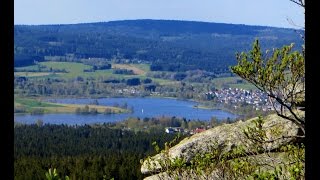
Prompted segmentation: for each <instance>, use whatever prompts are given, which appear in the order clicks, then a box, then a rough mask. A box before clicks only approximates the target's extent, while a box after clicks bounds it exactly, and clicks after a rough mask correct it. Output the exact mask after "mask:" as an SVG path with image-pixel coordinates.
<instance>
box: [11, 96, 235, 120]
mask: <svg viewBox="0 0 320 180" xmlns="http://www.w3.org/2000/svg"><path fill="white" fill-rule="evenodd" d="M96 100H97V102H98V103H99V105H107V106H114V105H119V106H122V105H124V104H126V105H127V106H128V107H132V108H133V113H125V114H109V115H105V114H96V115H80V114H43V115H15V116H14V119H15V122H21V123H25V124H33V123H35V122H36V120H38V119H41V120H43V122H44V123H48V124H67V125H75V124H77V125H83V124H93V123H106V122H116V121H122V120H125V119H127V118H129V117H139V118H141V119H142V118H145V117H160V116H169V117H171V116H176V117H184V118H186V119H187V120H189V119H190V120H202V121H208V120H210V119H211V117H216V118H217V119H218V120H222V119H227V118H230V119H235V118H236V117H237V115H235V114H232V113H229V112H226V111H223V110H212V109H198V108H194V106H195V105H197V104H198V103H197V102H194V101H188V100H177V99H169V98H101V99H96ZM48 101H49V102H57V103H65V104H90V103H92V102H93V101H95V99H50V100H48Z"/></svg>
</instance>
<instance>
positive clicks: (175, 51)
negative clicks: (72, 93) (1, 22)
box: [14, 20, 302, 72]
mask: <svg viewBox="0 0 320 180" xmlns="http://www.w3.org/2000/svg"><path fill="white" fill-rule="evenodd" d="M256 38H259V40H260V42H261V44H262V48H264V49H272V48H274V47H281V46H283V45H285V44H290V43H292V42H293V43H295V44H296V47H297V48H300V46H301V44H302V40H301V38H300V36H299V33H297V32H296V31H295V30H294V29H285V28H274V27H265V26H247V25H235V24H223V23H206V22H193V21H173V20H125V21H112V22H100V23H85V24H70V25H32V26H31V25H15V27H14V61H15V63H14V64H15V66H24V65H29V64H32V63H33V62H34V61H35V60H36V61H44V60H45V59H47V58H45V57H49V56H51V57H52V56H65V57H66V59H67V60H70V57H72V59H73V60H76V59H81V58H104V59H105V60H111V59H113V60H118V61H121V60H122V61H124V60H125V61H126V62H141V61H142V62H147V63H150V64H152V67H153V68H154V70H158V69H159V70H169V71H185V70H191V69H204V70H208V71H215V72H219V71H220V72H221V71H227V70H228V67H229V66H230V65H232V64H235V63H236V58H235V53H236V52H239V51H244V50H249V49H251V45H252V43H253V41H254V39H256Z"/></svg>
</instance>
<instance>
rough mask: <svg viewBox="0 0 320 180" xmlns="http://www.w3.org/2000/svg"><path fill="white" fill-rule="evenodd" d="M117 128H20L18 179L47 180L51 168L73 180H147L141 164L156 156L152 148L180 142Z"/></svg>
mask: <svg viewBox="0 0 320 180" xmlns="http://www.w3.org/2000/svg"><path fill="white" fill-rule="evenodd" d="M112 126H113V125H111V124H104V125H84V126H67V125H48V124H46V125H43V126H41V125H40V126H39V125H16V126H15V128H14V177H15V179H44V178H45V172H46V171H47V170H48V169H49V168H51V167H54V168H57V170H58V172H59V173H60V175H61V176H62V177H64V176H65V175H68V176H69V177H70V178H71V179H103V178H105V179H111V178H114V179H143V175H142V174H141V173H140V159H142V158H144V157H146V156H147V155H150V154H154V153H155V152H154V149H153V147H152V142H154V141H156V142H157V143H158V144H160V145H163V144H164V143H165V142H168V141H171V140H172V139H174V137H175V135H171V134H165V133H164V131H163V132H158V131H154V132H149V133H146V132H141V131H138V132H133V131H128V130H121V129H112ZM162 147H163V146H162Z"/></svg>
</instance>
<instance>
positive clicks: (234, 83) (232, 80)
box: [212, 76, 257, 90]
mask: <svg viewBox="0 0 320 180" xmlns="http://www.w3.org/2000/svg"><path fill="white" fill-rule="evenodd" d="M239 80H242V79H241V78H240V77H238V76H237V77H222V78H215V79H213V80H212V83H213V84H214V85H215V86H216V87H217V88H218V89H221V88H223V87H224V86H229V87H231V88H241V89H246V90H251V89H257V88H256V87H255V86H254V85H252V84H250V83H248V82H246V81H244V80H242V82H241V83H239V82H238V81H239Z"/></svg>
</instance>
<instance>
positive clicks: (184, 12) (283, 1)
mask: <svg viewBox="0 0 320 180" xmlns="http://www.w3.org/2000/svg"><path fill="white" fill-rule="evenodd" d="M134 19H165V20H188V21H202V22H217V23H231V24H246V25H262V26H272V27H285V28H296V29H299V28H300V27H303V26H304V9H303V8H302V7H300V6H298V5H296V4H294V3H293V2H290V1H289V0H219V1H218V0H14V24H27V25H39V24H76V23H90V22H108V21H115V20H134ZM288 19H289V21H288Z"/></svg>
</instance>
